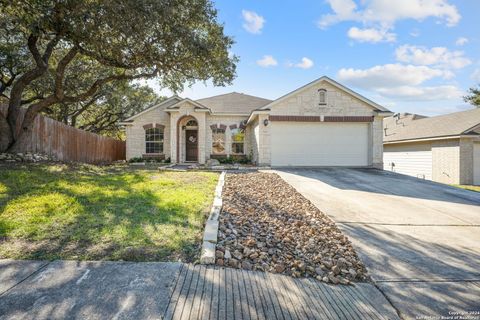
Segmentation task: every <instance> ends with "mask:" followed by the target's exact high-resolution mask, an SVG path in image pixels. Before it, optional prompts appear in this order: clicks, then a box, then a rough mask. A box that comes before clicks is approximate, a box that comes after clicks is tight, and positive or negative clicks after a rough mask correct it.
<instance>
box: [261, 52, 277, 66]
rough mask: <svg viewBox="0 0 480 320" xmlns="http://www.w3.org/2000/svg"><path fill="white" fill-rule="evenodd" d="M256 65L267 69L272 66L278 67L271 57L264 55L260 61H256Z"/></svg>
mask: <svg viewBox="0 0 480 320" xmlns="http://www.w3.org/2000/svg"><path fill="white" fill-rule="evenodd" d="M257 64H258V65H259V66H260V67H263V68H268V67H274V66H276V65H278V62H277V60H275V58H274V57H272V56H270V55H265V56H263V58H262V59H260V60H257Z"/></svg>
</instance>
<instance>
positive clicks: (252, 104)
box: [196, 92, 272, 115]
mask: <svg viewBox="0 0 480 320" xmlns="http://www.w3.org/2000/svg"><path fill="white" fill-rule="evenodd" d="M196 101H197V102H198V103H201V104H202V105H204V106H206V107H208V108H209V109H210V110H211V111H212V112H213V113H231V114H245V115H248V114H250V112H252V111H253V110H255V109H258V108H260V107H263V106H264V105H267V104H268V103H270V102H272V100H268V99H264V98H260V97H255V96H251V95H248V94H244V93H238V92H231V93H227V94H221V95H218V96H213V97H209V98H203V99H198V100H196Z"/></svg>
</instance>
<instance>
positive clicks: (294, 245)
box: [216, 172, 367, 284]
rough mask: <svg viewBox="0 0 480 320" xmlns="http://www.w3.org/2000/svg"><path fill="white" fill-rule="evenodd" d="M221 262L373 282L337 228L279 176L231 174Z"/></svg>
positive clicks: (332, 280)
mask: <svg viewBox="0 0 480 320" xmlns="http://www.w3.org/2000/svg"><path fill="white" fill-rule="evenodd" d="M216 263H217V264H218V265H221V266H228V267H233V268H243V269H246V270H261V271H268V272H274V273H282V274H286V275H291V276H294V277H315V278H316V279H318V280H321V281H324V282H328V283H334V284H338V283H342V284H348V283H350V282H351V281H365V280H366V279H367V274H366V269H365V267H364V265H363V264H362V262H361V261H360V260H359V258H358V257H357V254H356V253H355V251H354V249H353V247H352V245H351V243H350V241H349V240H348V238H347V237H346V236H345V235H344V234H343V233H342V232H341V231H340V230H339V229H338V228H337V227H336V225H335V223H334V222H333V221H332V220H331V219H330V218H329V217H327V216H326V215H325V214H323V213H322V212H320V211H319V210H318V209H317V208H316V207H315V206H314V205H313V204H312V203H311V202H310V201H308V200H307V199H305V198H304V197H303V196H302V195H301V194H300V193H298V192H297V191H296V190H295V189H294V188H293V187H291V186H290V185H289V184H288V183H286V182H285V181H283V180H282V179H281V178H280V177H279V176H278V175H276V174H273V173H261V172H255V173H238V174H227V176H226V182H225V187H224V189H223V209H222V213H221V215H220V226H219V232H218V243H217V247H216Z"/></svg>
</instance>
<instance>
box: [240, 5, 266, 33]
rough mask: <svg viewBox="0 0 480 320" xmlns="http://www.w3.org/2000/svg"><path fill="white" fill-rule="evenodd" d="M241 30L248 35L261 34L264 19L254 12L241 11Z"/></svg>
mask: <svg viewBox="0 0 480 320" xmlns="http://www.w3.org/2000/svg"><path fill="white" fill-rule="evenodd" d="M242 16H243V20H244V22H243V28H244V29H245V30H247V31H248V32H250V33H253V34H259V33H261V32H262V28H263V25H264V24H265V19H264V18H263V17H262V16H260V15H258V14H257V13H256V12H253V11H248V10H242Z"/></svg>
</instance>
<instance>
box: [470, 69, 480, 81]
mask: <svg viewBox="0 0 480 320" xmlns="http://www.w3.org/2000/svg"><path fill="white" fill-rule="evenodd" d="M470 78H472V80H473V81H475V82H478V83H480V69H475V70H474V71H473V73H472V75H471V76H470Z"/></svg>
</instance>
